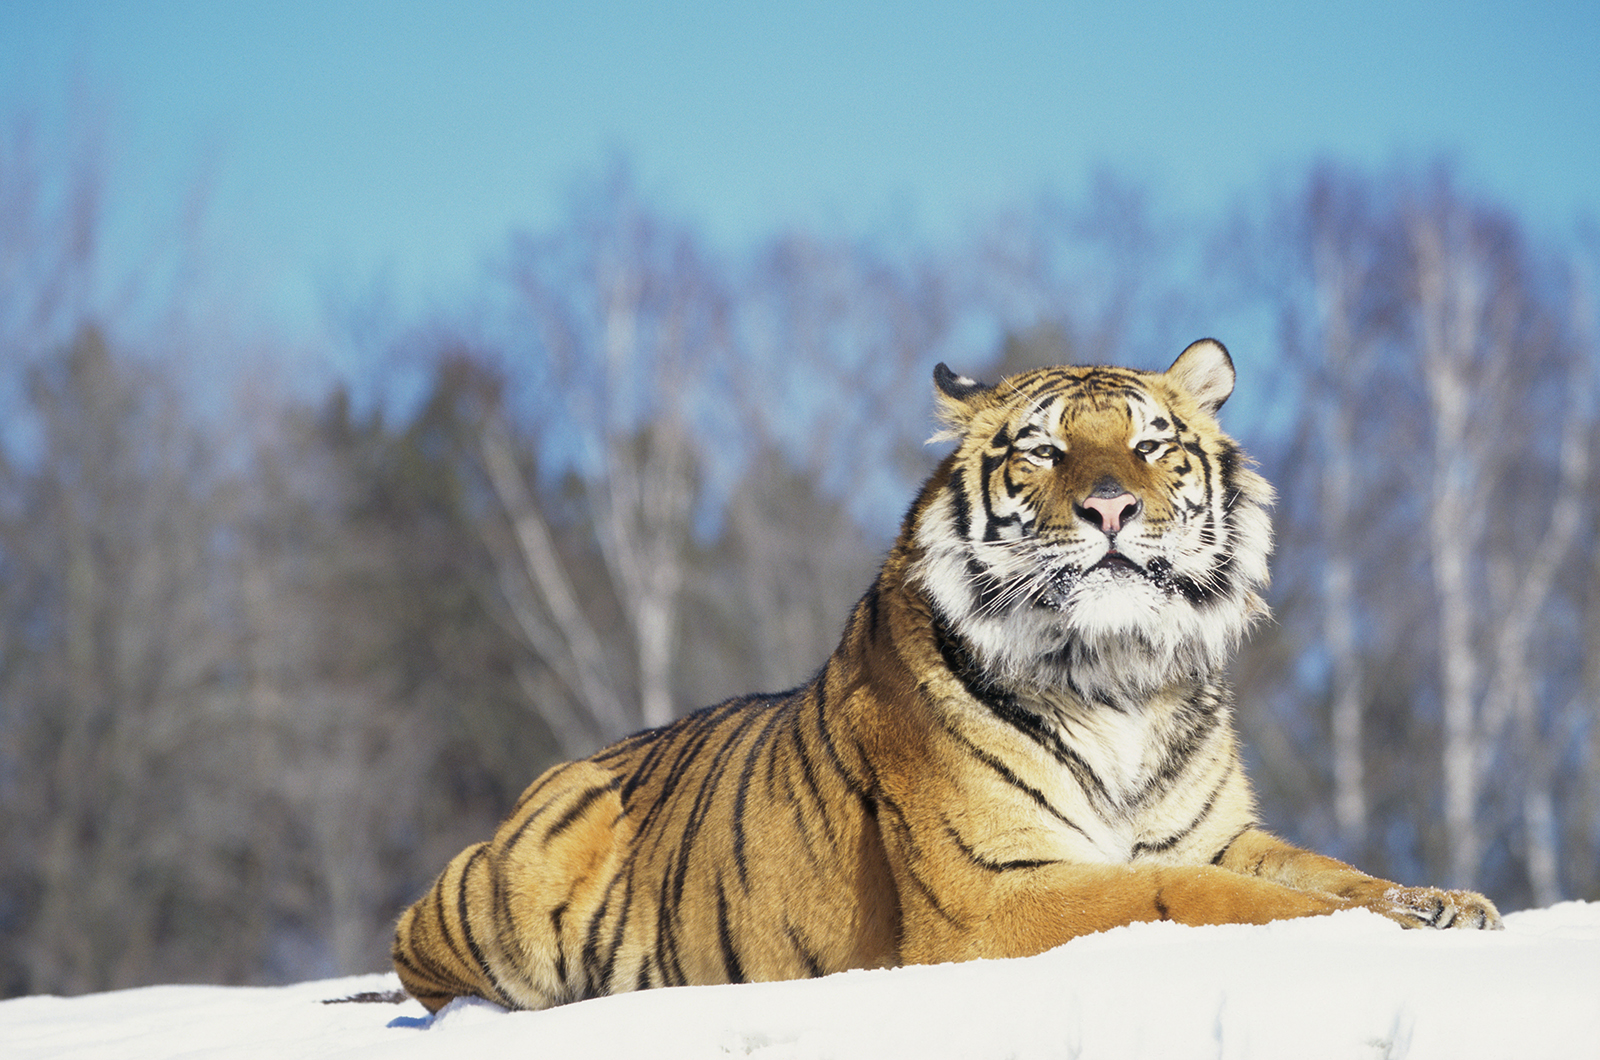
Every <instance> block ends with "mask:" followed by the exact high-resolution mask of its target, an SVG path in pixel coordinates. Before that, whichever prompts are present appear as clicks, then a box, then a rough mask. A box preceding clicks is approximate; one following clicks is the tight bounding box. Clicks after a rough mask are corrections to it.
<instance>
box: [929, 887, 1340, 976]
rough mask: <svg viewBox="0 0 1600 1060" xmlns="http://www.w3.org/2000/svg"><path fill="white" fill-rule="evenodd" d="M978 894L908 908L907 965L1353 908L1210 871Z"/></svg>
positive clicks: (1026, 953)
mask: <svg viewBox="0 0 1600 1060" xmlns="http://www.w3.org/2000/svg"><path fill="white" fill-rule="evenodd" d="M969 894H971V895H972V897H973V899H976V900H972V901H968V902H964V903H962V904H960V905H959V906H958V905H957V904H955V903H946V904H944V905H942V906H940V907H938V908H932V907H929V906H928V905H927V904H926V903H924V902H917V901H909V902H908V903H907V906H906V909H905V943H904V948H903V958H904V960H905V961H906V963H914V964H923V963H938V962H943V961H953V960H971V959H974V958H979V957H991V958H993V957H1025V956H1029V955H1032V954H1035V953H1042V952H1044V951H1045V950H1048V949H1053V948H1054V947H1056V946H1059V945H1061V944H1062V943H1064V942H1067V941H1069V940H1071V939H1074V938H1077V937H1079V936H1081V935H1090V934H1093V933H1095V932H1098V931H1109V930H1110V929H1112V928H1115V927H1122V926H1124V925H1127V924H1132V923H1137V922H1141V921H1155V920H1171V921H1175V922H1177V923H1180V924H1189V925H1193V926H1200V925H1205V924H1265V923H1267V922H1269V921H1272V920H1281V919H1285V918H1292V917H1303V916H1322V915H1325V914H1328V913H1332V912H1336V911H1337V910H1340V909H1348V908H1350V907H1351V906H1352V905H1353V904H1354V903H1352V902H1350V901H1349V900H1347V899H1343V898H1339V897H1336V896H1334V895H1328V894H1315V893H1311V892H1306V891H1299V890H1296V889H1294V888H1292V887H1285V886H1284V885H1282V884H1279V883H1274V882H1272V881H1270V880H1265V879H1259V878H1255V877H1250V876H1241V875H1240V874H1239V873H1237V872H1230V871H1229V870H1227V869H1223V868H1217V867H1214V866H1210V865H1205V866H1188V865H1176V866H1174V865H1148V864H1146V865H1103V864H1072V863H1055V864H1051V865H1044V866H1039V867H1034V868H1027V869H1020V870H1015V871H1011V872H1007V873H1005V874H1004V876H1003V877H1002V878H999V879H996V880H994V881H993V882H992V884H991V886H989V887H988V888H986V889H985V891H984V892H983V896H982V898H978V896H977V892H969ZM907 897H909V896H907Z"/></svg>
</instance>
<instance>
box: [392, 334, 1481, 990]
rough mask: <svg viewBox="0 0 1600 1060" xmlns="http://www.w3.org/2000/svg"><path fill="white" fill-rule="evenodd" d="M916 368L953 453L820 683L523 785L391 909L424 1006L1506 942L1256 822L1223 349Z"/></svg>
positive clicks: (1261, 543) (1263, 528)
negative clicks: (1044, 963) (1235, 934)
mask: <svg viewBox="0 0 1600 1060" xmlns="http://www.w3.org/2000/svg"><path fill="white" fill-rule="evenodd" d="M934 382H935V384H936V387H937V400H938V404H939V411H940V414H941V418H942V420H943V422H944V426H945V429H944V430H943V431H942V432H941V433H940V434H939V435H937V436H936V437H939V438H943V439H947V440H953V441H954V442H955V443H956V448H955V451H954V452H952V453H951V454H950V455H949V456H948V457H946V458H945V459H944V460H943V462H942V463H940V465H939V466H938V468H937V470H935V471H934V473H933V475H932V477H931V478H930V479H929V480H928V482H927V483H926V485H925V486H924V487H923V489H922V491H921V493H920V494H919V495H918V497H917V500H916V502H915V503H914V504H913V505H912V507H911V509H910V511H909V513H908V514H907V515H906V518H905V522H904V524H903V527H902V529H901V531H900V534H899V537H898V539H897V540H896V542H895V544H894V547H893V549H892V550H891V552H890V553H889V556H888V558H887V560H886V561H885V563H884V565H883V569H882V571H881V573H880V574H879V576H878V579H877V581H876V582H875V583H874V584H873V585H872V586H871V588H869V589H868V590H867V592H866V595H865V596H863V597H862V598H861V600H860V602H859V603H858V604H857V605H856V607H855V609H854V611H853V612H852V614H851V615H850V619H849V622H848V625H847V626H846V628H845V631H844V635H843V638H842V639H841V641H840V644H839V647H838V648H837V649H836V650H835V651H834V653H833V655H832V656H831V657H830V658H829V659H828V660H827V662H826V663H825V664H824V665H823V667H822V669H821V671H820V672H819V673H818V674H817V675H816V676H815V677H814V678H812V680H811V681H810V682H809V683H808V684H806V685H804V686H802V687H800V688H798V689H795V690H794V691H791V692H786V693H782V694H777V695H753V696H746V697H743V698H740V699H733V700H729V701H728V702H726V703H722V704H719V705H717V706H713V707H708V708H706V709H703V710H701V711H699V712H697V713H694V714H691V715H689V716H687V717H685V718H683V719H682V720H680V721H678V722H676V723H674V724H671V725H668V726H665V727H663V728H660V729H653V730H650V731H647V732H641V733H639V734H637V735H635V736H632V737H629V738H628V739H625V740H623V741H622V742H620V743H618V744H615V745H613V746H611V747H608V748H606V749H604V750H602V751H600V752H599V753H597V754H595V755H594V756H593V757H591V758H588V759H585V760H583V761H580V762H569V763H566V764H564V765H558V766H556V767H554V768H553V769H551V770H549V771H548V772H546V773H545V774H544V775H543V776H541V777H539V778H538V779H537V780H536V781H534V783H533V785H532V786H531V787H529V788H528V789H527V791H526V792H525V793H524V794H523V795H522V797H521V799H520V801H519V802H518V803H517V805H516V808H515V809H514V810H513V811H512V813H511V815H510V817H509V818H508V819H507V820H506V821H505V823H504V824H502V825H501V827H500V829H499V831H498V832H497V833H496V834H495V836H494V838H493V839H491V840H490V841H489V842H487V843H479V844H476V845H474V846H471V847H469V848H467V849H466V850H464V851H463V852H462V853H461V854H459V855H458V856H457V857H456V858H455V859H454V860H453V861H451V862H450V864H449V866H448V867H447V868H446V869H445V870H444V873H443V874H442V875H441V876H440V877H439V879H438V881H437V883H435V885H434V886H433V889H432V890H431V891H430V892H429V893H428V894H427V895H426V896H425V897H424V898H423V899H422V900H420V901H419V902H417V903H416V904H415V905H414V906H412V907H411V908H410V909H409V910H408V911H407V912H406V913H405V914H404V915H403V916H402V917H401V919H400V922H399V927H398V930H397V932H396V935H395V940H394V950H393V955H394V963H395V966H396V968H397V969H398V971H399V974H400V978H401V980H402V982H403V983H404V985H405V988H406V989H407V990H408V991H409V992H410V993H411V994H412V995H413V996H414V997H416V998H417V999H418V1000H419V1001H421V1002H422V1003H423V1004H424V1005H425V1006H427V1007H428V1008H429V1009H432V1010H437V1009H438V1008H440V1007H441V1006H442V1005H444V1004H445V1003H446V1002H448V1001H449V1000H450V999H451V998H454V997H458V996H462V995H476V996H479V997H484V998H487V999H489V1000H491V1001H495V1002H498V1003H500V1004H502V1005H506V1006H509V1007H513V1008H535V1009H536V1008H544V1007H547V1006H551V1005H559V1004H562V1003H564V1002H569V1001H575V1000H579V999H582V998H590V997H595V996H597V995H603V994H613V993H618V992H621V991H627V990H638V989H643V988H646V987H653V986H666V985H675V984H688V983H738V982H745V981H756V980H775V979H790V978H799V977H804V976H819V975H825V974H827V973H830V972H837V971H842V970H844V969H847V968H880V967H886V966H892V965H901V964H914V963H931V962H939V961H959V960H966V959H970V958H976V957H1016V956H1022V955H1026V954H1034V953H1039V952H1041V951H1043V950H1046V949H1049V948H1051V947H1053V946H1057V945H1059V944H1061V943H1063V942H1066V941H1067V940H1069V939H1072V938H1075V937H1077V936H1079V935H1084V934H1087V933H1089V932H1095V931H1102V930H1105V929H1107V928H1112V927H1115V926H1117V925H1121V924H1127V923H1130V922H1133V921H1142V920H1174V921H1178V922H1180V923H1184V924H1221V923H1251V924H1259V923H1264V922H1266V921H1269V920H1274V919H1279V918H1283V917H1300V916H1316V915H1321V914H1325V913H1331V912H1333V911H1335V910H1340V909H1348V908H1352V907H1357V906H1360V907H1365V908H1368V909H1373V910H1376V911H1377V912H1379V913H1381V914H1383V915H1385V916H1387V917H1390V918H1391V919H1393V920H1397V921H1399V922H1400V923H1401V924H1402V925H1405V926H1407V927H1436V928H1449V927H1469V928H1498V927H1500V917H1499V914H1498V913H1497V912H1496V911H1495V908H1494V906H1493V904H1491V903H1490V902H1489V900H1488V899H1486V898H1484V897H1483V896H1481V895H1478V894H1473V893H1470V892H1465V891H1446V890H1438V889H1434V888H1408V887H1400V886H1398V885H1396V884H1393V883H1389V882H1387V881H1385V880H1380V879H1375V878H1373V877H1371V876H1367V875H1364V874H1362V873H1361V872H1358V871H1356V870H1355V869H1353V868H1351V867H1350V866H1348V865H1344V864H1342V863H1340V862H1338V861H1335V860H1333V859H1331V858H1327V857H1323V856H1320V855H1317V854H1313V853H1310V852H1308V851H1305V850H1301V849H1298V848H1296V847H1293V846H1291V845H1289V844H1287V843H1285V842H1283V841H1281V840H1279V839H1276V838H1274V837H1273V836H1271V835H1269V834H1267V833H1266V832H1265V831H1262V830H1261V828H1260V827H1258V823H1257V818H1256V812H1255V808H1254V803H1253V799H1252V795H1251V790H1250V785H1249V782H1248V781H1247V780H1246V778H1245V775H1244V771H1243V769H1242V768H1241V764H1240V757H1239V750H1238V746H1237V743H1236V740H1235V736H1234V732H1233V727H1232V723H1231V704H1230V691H1229V687H1228V685H1227V683H1226V679H1225V676H1224V670H1225V667H1226V666H1227V664H1228V661H1229V659H1230V656H1231V655H1232V653H1233V650H1234V649H1235V647H1236V646H1237V644H1238V642H1239V639H1240V637H1241V636H1242V635H1243V634H1244V633H1245V631H1246V630H1247V629H1248V627H1249V626H1250V625H1251V624H1252V623H1253V622H1254V621H1255V620H1257V619H1258V618H1260V617H1261V616H1263V615H1264V614H1265V613H1266V607H1265V605H1264V604H1263V602H1262V600H1261V597H1260V596H1259V595H1258V593H1259V592H1260V590H1261V589H1262V588H1263V587H1264V586H1265V585H1266V582H1267V554H1268V551H1269V549H1270V544H1271V530H1270V525H1269V522H1268V517H1267V507H1268V505H1269V504H1270V503H1271V501H1272V491H1271V488H1270V487H1269V486H1268V485H1267V483H1266V482H1265V481H1264V480H1263V479H1262V478H1261V477H1260V476H1259V475H1257V474H1256V473H1255V472H1254V471H1252V470H1251V469H1250V466H1249V464H1248V462H1247V460H1246V458H1245V457H1244V456H1243V454H1242V453H1241V451H1240V449H1239V447H1238V446H1237V445H1236V444H1235V443H1234V442H1233V441H1232V440H1230V439H1229V438H1228V437H1227V436H1226V435H1224V434H1223V433H1222V431H1221V429H1220V428H1219V427H1218V425H1217V421H1216V419H1215V415H1216V412H1217V410H1218V408H1219V407H1220V406H1221V405H1222V403H1223V401H1224V400H1226V399H1227V397H1228V396H1229V394H1230V393H1231V392H1232V390H1233V384H1234V369H1233V364H1232V361H1231V360H1230V358H1229V357H1228V353H1227V351H1226V350H1225V349H1223V347H1222V345H1221V344H1219V343H1217V342H1215V341H1213V340H1210V339H1206V340H1202V341H1199V342H1196V343H1194V344H1193V345H1191V346H1190V347H1189V348H1188V349H1186V350H1184V351H1183V353H1182V355H1181V356H1179V357H1178V359H1177V360H1176V361H1175V362H1174V363H1173V365H1172V367H1171V368H1169V369H1168V370H1167V371H1166V372H1164V373H1154V372H1143V371H1133V370H1129V369H1123V368H1107V367H1061V368H1045V369H1039V370H1037V371H1031V372H1024V373H1021V374H1019V375H1015V376H1013V377H1011V378H1009V379H1006V380H1004V381H1003V382H1002V383H1000V384H999V385H997V386H984V385H981V384H979V383H977V382H974V381H973V380H971V379H967V378H964V377H961V376H957V375H955V374H953V373H952V372H951V371H950V370H949V369H948V368H946V367H945V366H944V365H942V364H941V365H939V366H938V368H936V369H935V371H934Z"/></svg>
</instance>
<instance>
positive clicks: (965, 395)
mask: <svg viewBox="0 0 1600 1060" xmlns="http://www.w3.org/2000/svg"><path fill="white" fill-rule="evenodd" d="M933 385H934V387H935V388H936V389H937V394H936V395H935V397H936V398H937V399H938V403H939V409H938V415H939V422H941V423H943V424H944V427H945V429H944V430H942V431H940V432H939V433H937V434H935V435H934V436H933V437H932V438H929V439H928V441H930V442H943V441H950V440H952V439H957V438H960V437H961V436H962V434H964V433H965V432H966V428H967V424H968V423H970V422H971V420H972V415H973V413H975V412H977V411H978V409H980V408H982V407H983V406H984V405H985V404H987V402H986V401H985V400H984V398H986V397H987V396H988V395H989V394H990V393H991V392H992V391H993V390H994V387H992V386H986V385H984V384H983V383H980V382H978V381H977V380H976V379H969V378H968V377H967V376H964V375H956V374H955V373H954V372H952V371H951V370H950V366H949V365H947V364H945V363H944V362H943V361H940V362H939V363H938V364H936V365H934V367H933Z"/></svg>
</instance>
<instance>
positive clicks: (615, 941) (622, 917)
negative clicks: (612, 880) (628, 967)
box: [599, 873, 633, 994]
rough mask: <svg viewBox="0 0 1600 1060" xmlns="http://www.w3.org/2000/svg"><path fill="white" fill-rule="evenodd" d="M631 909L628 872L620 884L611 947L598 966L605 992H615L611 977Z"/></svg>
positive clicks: (631, 890)
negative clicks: (623, 881) (620, 897)
mask: <svg viewBox="0 0 1600 1060" xmlns="http://www.w3.org/2000/svg"><path fill="white" fill-rule="evenodd" d="M632 911H633V874H632V873H629V874H628V879H627V882H626V883H624V884H623V885H622V908H621V909H620V910H618V911H617V925H616V927H614V928H612V929H611V949H610V950H609V951H607V953H606V960H605V963H604V964H602V965H601V966H600V977H599V978H600V984H601V986H603V987H604V992H605V993H607V994H613V993H616V984H614V983H613V982H612V981H611V977H612V973H613V972H614V971H615V970H616V967H617V954H618V953H619V952H621V950H622V934H623V932H624V931H625V930H626V929H627V926H628V914H629V913H631V912H632Z"/></svg>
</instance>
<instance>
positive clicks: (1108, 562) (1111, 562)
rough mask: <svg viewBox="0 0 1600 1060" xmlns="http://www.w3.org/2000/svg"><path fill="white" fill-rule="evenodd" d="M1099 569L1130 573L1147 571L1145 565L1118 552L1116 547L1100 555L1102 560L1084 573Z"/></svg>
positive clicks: (1091, 572)
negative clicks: (1140, 564) (1142, 565)
mask: <svg viewBox="0 0 1600 1060" xmlns="http://www.w3.org/2000/svg"><path fill="white" fill-rule="evenodd" d="M1097 570H1104V571H1111V572H1112V573H1116V572H1119V571H1127V572H1129V573H1130V574H1144V573H1145V569H1144V568H1143V567H1141V566H1139V565H1138V564H1137V563H1135V562H1134V561H1133V560H1131V559H1129V558H1128V557H1127V556H1124V555H1123V554H1122V553H1120V552H1118V551H1117V550H1116V549H1115V548H1112V549H1111V550H1110V551H1108V552H1107V553H1106V554H1105V555H1104V556H1102V557H1100V562H1098V563H1096V564H1095V565H1094V566H1092V567H1090V568H1089V569H1088V570H1086V571H1084V573H1085V574H1093V573H1094V572H1095V571H1097Z"/></svg>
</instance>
